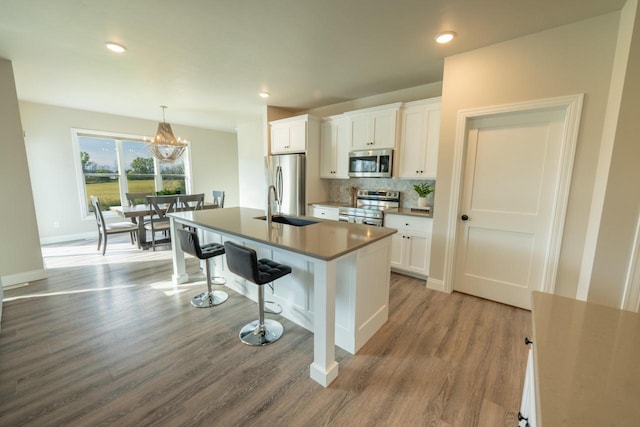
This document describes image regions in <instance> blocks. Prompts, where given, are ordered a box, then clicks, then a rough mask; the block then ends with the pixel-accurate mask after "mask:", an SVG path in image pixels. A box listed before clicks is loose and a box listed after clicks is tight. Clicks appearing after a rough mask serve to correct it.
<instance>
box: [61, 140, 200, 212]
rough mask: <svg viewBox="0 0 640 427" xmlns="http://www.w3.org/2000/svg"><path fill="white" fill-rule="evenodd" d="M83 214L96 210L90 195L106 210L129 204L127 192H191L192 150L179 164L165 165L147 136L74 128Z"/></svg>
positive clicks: (176, 162)
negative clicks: (147, 142) (150, 148)
mask: <svg viewBox="0 0 640 427" xmlns="http://www.w3.org/2000/svg"><path fill="white" fill-rule="evenodd" d="M72 135H73V140H74V153H75V158H76V163H77V169H78V171H79V173H78V176H79V179H78V181H79V182H78V189H79V192H80V200H81V204H82V215H83V216H84V217H87V216H89V215H90V213H91V212H92V211H93V207H92V206H91V201H90V199H89V196H91V195H94V196H98V198H99V199H100V203H101V205H102V208H103V209H104V210H105V211H108V210H109V208H110V207H111V206H118V205H124V204H126V198H125V193H143V192H161V193H163V194H175V193H182V194H187V193H189V191H188V190H190V184H189V183H190V174H189V168H188V164H189V162H188V158H189V148H187V150H186V151H185V153H184V154H183V155H182V156H181V157H180V158H179V159H178V160H176V161H175V162H172V163H161V162H159V161H158V160H156V159H155V158H154V157H153V156H152V155H151V153H149V151H148V150H147V147H146V146H145V144H144V142H143V141H144V138H143V137H134V136H130V135H118V134H110V133H109V134H107V133H103V132H95V131H85V130H80V129H73V132H72Z"/></svg>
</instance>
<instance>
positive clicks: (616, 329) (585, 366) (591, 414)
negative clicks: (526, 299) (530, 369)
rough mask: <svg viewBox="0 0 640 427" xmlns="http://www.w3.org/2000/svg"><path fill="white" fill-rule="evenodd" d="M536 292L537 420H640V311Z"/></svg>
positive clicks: (624, 422) (567, 422)
mask: <svg viewBox="0 0 640 427" xmlns="http://www.w3.org/2000/svg"><path fill="white" fill-rule="evenodd" d="M532 296H533V298H532V301H533V311H532V312H533V316H532V318H533V332H534V340H533V351H534V354H535V358H534V360H535V373H536V377H537V378H536V380H537V381H536V387H537V394H538V396H537V397H538V401H537V402H536V406H537V407H538V420H537V421H538V425H541V426H543V427H546V426H605V425H607V426H631V425H637V423H638V419H640V405H638V399H639V398H640V364H639V363H638V361H639V360H640V340H639V339H638V337H640V314H638V313H633V312H630V311H624V310H618V309H615V308H610V307H605V306H601V305H597V304H592V303H587V302H583V301H577V300H574V299H570V298H565V297H561V296H556V295H550V294H545V293H542V292H533V294H532Z"/></svg>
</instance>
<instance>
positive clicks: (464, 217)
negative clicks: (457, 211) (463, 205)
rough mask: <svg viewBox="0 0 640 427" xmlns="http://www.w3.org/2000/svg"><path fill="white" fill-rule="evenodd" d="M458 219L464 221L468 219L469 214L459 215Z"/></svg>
mask: <svg viewBox="0 0 640 427" xmlns="http://www.w3.org/2000/svg"><path fill="white" fill-rule="evenodd" d="M460 219H461V220H463V221H466V220H468V219H469V216H468V215H462V216H461V217H460Z"/></svg>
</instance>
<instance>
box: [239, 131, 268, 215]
mask: <svg viewBox="0 0 640 427" xmlns="http://www.w3.org/2000/svg"><path fill="white" fill-rule="evenodd" d="M265 138H266V136H265V124H264V122H263V121H262V120H258V121H255V122H252V123H245V124H243V125H241V126H238V187H239V189H240V190H239V191H240V206H243V207H247V208H255V209H264V208H265V203H266V202H265V190H266V178H265V172H264V156H265V151H266V150H265V144H266V141H265Z"/></svg>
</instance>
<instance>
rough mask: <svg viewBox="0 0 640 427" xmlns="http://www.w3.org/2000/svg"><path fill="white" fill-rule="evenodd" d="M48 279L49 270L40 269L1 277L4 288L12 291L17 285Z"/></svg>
mask: <svg viewBox="0 0 640 427" xmlns="http://www.w3.org/2000/svg"><path fill="white" fill-rule="evenodd" d="M46 278H47V270H45V269H39V270H32V271H25V272H22V273H17V274H5V275H4V276H2V277H0V281H2V287H3V288H4V289H10V288H12V287H15V286H16V285H21V284H23V283H27V282H33V281H34V280H41V279H46Z"/></svg>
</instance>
